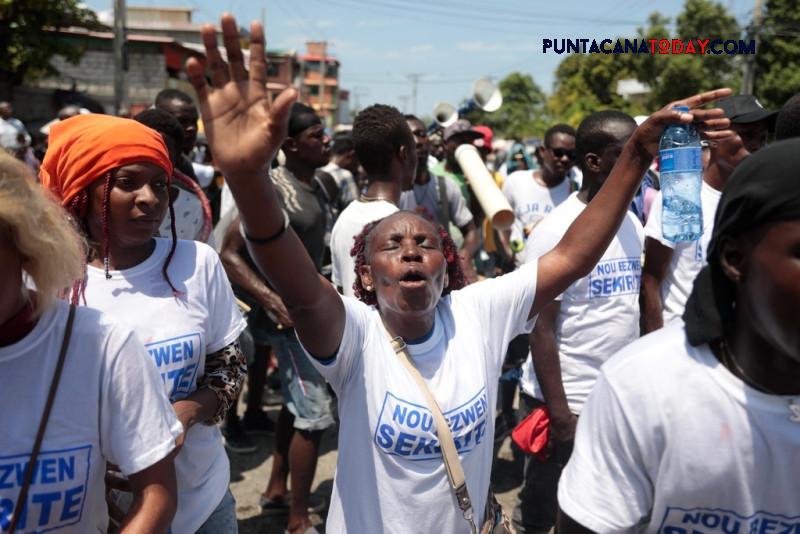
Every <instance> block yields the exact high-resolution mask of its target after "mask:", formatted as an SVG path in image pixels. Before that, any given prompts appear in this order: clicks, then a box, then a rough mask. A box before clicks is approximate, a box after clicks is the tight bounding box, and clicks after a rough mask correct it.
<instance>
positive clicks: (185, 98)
mask: <svg viewBox="0 0 800 534" xmlns="http://www.w3.org/2000/svg"><path fill="white" fill-rule="evenodd" d="M173 100H180V101H181V102H183V103H184V104H191V105H194V100H192V97H190V96H189V95H187V94H186V93H184V92H183V91H181V90H179V89H171V88H168V89H163V90H161V92H159V93H158V94H157V95H156V102H155V105H156V107H157V108H163V107H164V106H165V105H166V104H167V103H168V102H172V101H173Z"/></svg>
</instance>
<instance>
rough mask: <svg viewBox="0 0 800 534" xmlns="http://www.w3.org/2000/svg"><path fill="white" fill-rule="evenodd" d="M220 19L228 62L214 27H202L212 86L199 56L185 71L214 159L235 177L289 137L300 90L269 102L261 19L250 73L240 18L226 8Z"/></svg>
mask: <svg viewBox="0 0 800 534" xmlns="http://www.w3.org/2000/svg"><path fill="white" fill-rule="evenodd" d="M220 25H221V26H222V37H223V41H224V43H225V50H226V52H227V56H228V62H227V63H226V62H225V61H224V60H223V59H222V56H221V55H220V53H219V49H218V48H217V37H216V33H215V31H214V27H213V26H211V25H209V24H206V25H204V26H203V28H202V30H201V32H202V36H203V45H204V46H205V49H206V57H207V58H208V65H209V69H210V73H211V87H209V86H208V85H207V84H206V77H205V72H204V69H203V66H202V65H201V64H200V62H199V61H197V60H196V59H194V58H191V59H190V60H189V61H188V62H187V64H186V71H187V73H188V74H189V80H190V81H191V83H192V85H193V86H194V89H195V91H196V92H197V98H198V100H199V107H200V115H201V117H202V118H203V125H204V127H205V133H206V136H207V137H208V143H209V146H210V147H211V151H212V152H213V154H214V163H215V165H217V166H218V167H219V169H220V170H221V171H222V173H223V174H224V175H225V178H226V179H228V180H234V181H235V180H236V179H238V178H246V177H252V176H254V175H255V174H257V173H260V172H261V171H262V170H263V169H265V168H266V167H267V165H269V163H270V161H272V159H273V158H274V157H275V155H276V154H277V152H278V149H279V148H280V146H281V144H282V143H283V141H284V139H286V134H287V130H288V121H289V110H290V108H291V105H292V103H293V102H294V101H295V99H296V98H297V93H296V91H295V90H294V89H286V90H285V91H283V92H282V93H281V94H280V96H278V98H277V99H276V100H275V102H272V103H270V99H269V93H268V92H267V63H266V54H265V52H264V30H263V28H262V27H261V24H259V23H257V22H253V23H252V24H251V26H250V75H249V76H248V72H247V71H246V70H245V67H244V57H243V55H242V50H241V48H240V45H239V30H238V29H237V26H236V19H234V18H233V16H232V15H230V14H227V13H226V14H224V15H222V18H221V20H220Z"/></svg>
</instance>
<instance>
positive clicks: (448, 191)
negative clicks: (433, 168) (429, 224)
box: [398, 174, 472, 228]
mask: <svg viewBox="0 0 800 534" xmlns="http://www.w3.org/2000/svg"><path fill="white" fill-rule="evenodd" d="M429 176H430V179H429V180H428V181H427V182H426V183H424V184H422V185H419V184H416V183H415V184H414V188H413V189H412V190H411V191H403V194H402V195H400V203H399V204H398V205H399V206H400V209H401V210H406V211H413V212H415V213H418V214H420V215H422V216H423V217H425V218H426V219H428V220H429V221H433V222H435V223H436V224H439V212H440V211H441V202H439V178H438V177H437V176H436V175H435V174H429ZM442 182H443V183H444V186H445V195H446V197H447V205H448V208H449V211H450V220H451V221H452V223H453V224H454V225H455V226H456V227H457V228H463V227H464V226H465V225H466V224H468V223H469V222H470V221H471V220H472V213H471V212H470V211H469V208H468V207H467V203H466V201H465V200H464V195H462V194H461V189H460V188H459V187H458V184H457V183H455V182H454V181H453V180H449V179H447V178H444V180H442Z"/></svg>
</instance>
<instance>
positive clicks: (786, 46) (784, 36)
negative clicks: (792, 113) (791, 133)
mask: <svg viewBox="0 0 800 534" xmlns="http://www.w3.org/2000/svg"><path fill="white" fill-rule="evenodd" d="M756 52H757V53H756V76H755V83H754V91H753V92H754V93H755V95H756V96H758V98H759V99H760V100H761V102H762V103H763V104H764V105H765V106H767V107H771V108H774V109H777V108H779V107H781V106H782V105H783V104H784V103H785V102H786V101H787V100H788V99H789V98H790V97H791V96H793V95H795V94H797V93H800V9H798V7H797V0H767V2H766V12H765V14H764V20H763V23H762V26H761V28H760V31H758V39H757V48H756Z"/></svg>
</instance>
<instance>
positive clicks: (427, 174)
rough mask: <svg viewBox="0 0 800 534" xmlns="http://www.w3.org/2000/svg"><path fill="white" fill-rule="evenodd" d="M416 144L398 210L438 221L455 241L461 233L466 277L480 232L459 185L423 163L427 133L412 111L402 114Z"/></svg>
mask: <svg viewBox="0 0 800 534" xmlns="http://www.w3.org/2000/svg"><path fill="white" fill-rule="evenodd" d="M405 118H406V122H407V123H408V127H409V128H411V133H412V134H413V135H414V140H415V142H416V146H417V161H418V164H417V173H416V176H415V177H414V184H413V188H412V189H411V190H408V191H404V192H403V194H402V195H401V196H400V203H399V204H398V206H399V207H400V209H401V210H408V211H414V212H416V213H419V214H420V215H422V216H423V217H425V218H426V219H428V220H430V221H434V222H437V223H439V224H440V225H441V226H442V228H444V229H446V230H447V231H448V232H450V235H451V236H453V240H454V241H455V242H456V243H458V242H459V239H458V237H457V236H455V234H456V233H460V234H461V238H462V239H461V240H460V241H461V245H460V246H461V250H460V251H459V255H460V257H461V268H462V269H464V272H465V274H466V275H467V278H468V279H474V278H475V277H477V275H476V274H475V267H474V266H473V264H472V258H473V257H474V256H475V254H477V252H478V250H480V247H481V240H480V236H479V235H478V229H477V226H476V224H475V220H474V218H473V216H472V212H471V211H470V209H469V207H468V206H467V201H466V200H465V199H464V195H462V194H461V189H460V187H459V185H458V184H457V183H456V182H454V181H453V180H450V179H449V178H448V177H447V176H444V175H442V174H434V173H432V172H431V171H430V169H429V168H428V165H426V164H425V162H426V161H428V157H429V155H430V148H429V144H428V133H427V129H426V128H425V124H424V123H423V122H422V121H421V120H420V119H418V118H417V117H415V116H414V115H406V116H405Z"/></svg>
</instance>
